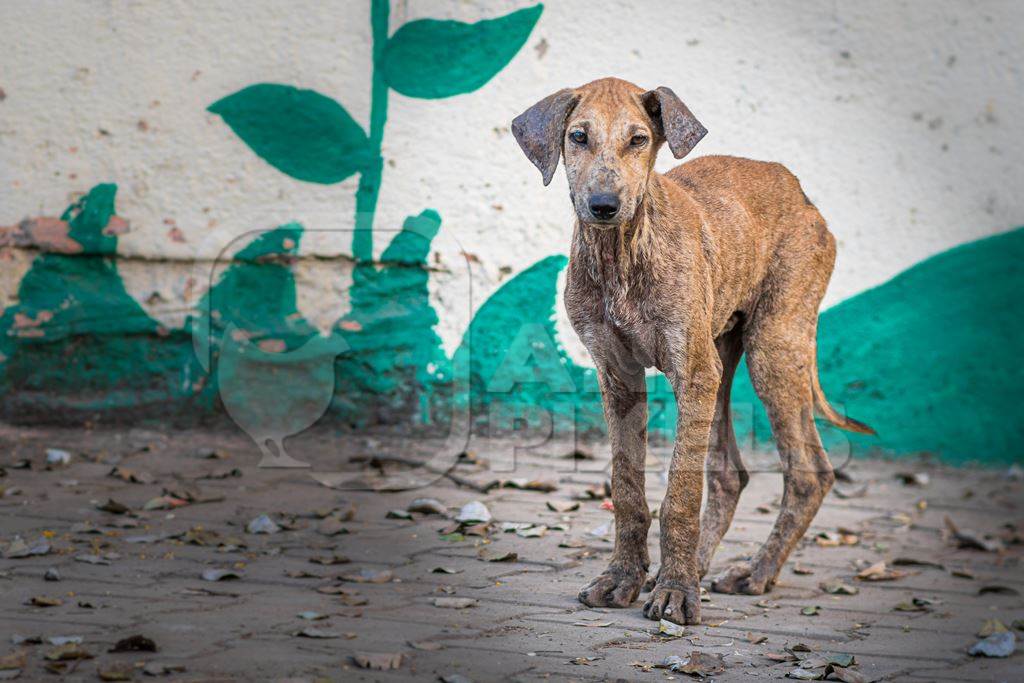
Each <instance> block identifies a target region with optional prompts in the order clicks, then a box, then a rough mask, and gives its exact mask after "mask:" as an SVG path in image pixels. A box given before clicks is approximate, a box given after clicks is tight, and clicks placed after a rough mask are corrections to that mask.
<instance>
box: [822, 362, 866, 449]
mask: <svg viewBox="0 0 1024 683" xmlns="http://www.w3.org/2000/svg"><path fill="white" fill-rule="evenodd" d="M811 389H812V391H813V392H814V407H815V408H816V409H817V411H818V414H819V415H820V416H821V417H823V418H825V419H826V420H828V421H829V422H831V423H832V424H834V425H835V426H836V427H839V428H840V429H845V430H846V431H848V432H857V433H858V434H877V432H876V431H875V430H874V429H872V428H871V427H869V426H868V425H866V424H864V423H863V422H860V421H859V420H854V419H853V418H852V417H846V416H844V415H840V414H839V413H838V412H836V409H835V408H833V407H832V406H831V405H830V404H829V402H828V399H826V398H825V392H824V391H823V390H822V388H821V381H820V380H819V379H818V362H817V360H815V362H814V364H813V365H812V366H811Z"/></svg>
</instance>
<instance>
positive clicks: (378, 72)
mask: <svg viewBox="0 0 1024 683" xmlns="http://www.w3.org/2000/svg"><path fill="white" fill-rule="evenodd" d="M388 2H389V0H371V5H370V32H371V35H372V42H373V83H372V86H371V90H370V135H369V145H370V153H371V157H370V161H369V162H368V164H367V167H366V168H365V169H364V170H363V171H362V173H360V174H359V189H358V190H356V216H355V233H354V234H353V235H352V257H353V258H354V259H355V260H356V261H370V260H372V259H373V216H374V214H375V213H376V211H377V197H378V196H379V195H380V184H381V180H382V178H383V173H384V158H383V157H382V156H381V145H382V144H383V142H384V122H385V121H386V120H387V116H388V85H387V83H386V82H385V81H384V73H383V70H382V69H380V68H379V67H378V64H379V63H380V61H381V56H382V55H383V54H384V48H385V47H386V46H387V40H388V14H389V12H390V9H391V8H390V7H389V6H388Z"/></svg>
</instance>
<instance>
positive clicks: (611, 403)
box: [579, 361, 651, 607]
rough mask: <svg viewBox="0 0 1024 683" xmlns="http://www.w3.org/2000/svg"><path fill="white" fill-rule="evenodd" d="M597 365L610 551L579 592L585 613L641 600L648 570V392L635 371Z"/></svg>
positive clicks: (621, 366)
mask: <svg viewBox="0 0 1024 683" xmlns="http://www.w3.org/2000/svg"><path fill="white" fill-rule="evenodd" d="M597 365H598V378H599V381H600V384H601V395H602V397H603V400H604V414H605V420H606V422H607V423H608V440H609V442H610V444H611V448H612V502H613V503H614V504H615V550H614V552H613V553H612V559H611V563H610V564H609V565H608V569H606V570H605V571H604V573H602V574H601V575H600V576H598V577H597V578H596V579H594V580H593V581H591V582H590V584H589V585H588V586H587V587H586V588H584V589H583V590H581V591H580V594H579V599H580V602H582V603H583V604H585V605H589V606H590V607H629V606H630V605H632V604H633V602H634V601H635V600H636V599H637V596H639V595H640V589H641V588H642V587H643V585H644V582H645V581H646V580H647V568H648V566H649V565H650V556H649V554H648V552H647V531H648V530H649V529H650V526H651V513H650V510H648V509H647V499H646V497H645V495H644V461H645V459H646V455H647V387H646V383H645V381H644V369H643V368H642V367H640V366H639V365H635V364H633V365H631V366H627V365H625V364H622V363H616V362H601V361H598V364H597Z"/></svg>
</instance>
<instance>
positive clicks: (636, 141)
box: [629, 134, 647, 147]
mask: <svg viewBox="0 0 1024 683" xmlns="http://www.w3.org/2000/svg"><path fill="white" fill-rule="evenodd" d="M646 142H647V136H646V135H641V134H637V135H634V136H633V137H632V138H630V140H629V144H631V145H633V146H634V147H640V146H641V145H643V144H644V143H646Z"/></svg>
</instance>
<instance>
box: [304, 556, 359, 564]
mask: <svg viewBox="0 0 1024 683" xmlns="http://www.w3.org/2000/svg"><path fill="white" fill-rule="evenodd" d="M309 561H310V562H312V563H313V564H323V565H328V566H329V565H334V564H348V563H349V562H351V561H352V560H350V559H348V557H346V556H345V555H339V554H338V553H334V554H333V555H314V556H313V557H311V558H309Z"/></svg>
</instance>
